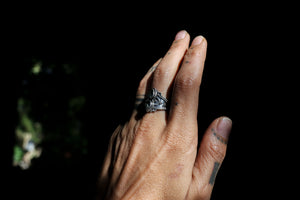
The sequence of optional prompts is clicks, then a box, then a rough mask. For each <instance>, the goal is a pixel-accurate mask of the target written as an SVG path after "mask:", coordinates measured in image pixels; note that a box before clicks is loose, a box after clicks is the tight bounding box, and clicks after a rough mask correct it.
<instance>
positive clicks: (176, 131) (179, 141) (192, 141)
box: [165, 127, 197, 153]
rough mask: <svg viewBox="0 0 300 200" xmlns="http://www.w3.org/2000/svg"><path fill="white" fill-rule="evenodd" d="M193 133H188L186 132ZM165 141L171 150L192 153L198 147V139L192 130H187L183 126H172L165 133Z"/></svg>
mask: <svg viewBox="0 0 300 200" xmlns="http://www.w3.org/2000/svg"><path fill="white" fill-rule="evenodd" d="M187 132H188V133H191V134H186V133H187ZM165 135H166V137H165V143H166V146H167V148H168V149H169V151H172V152H175V151H176V152H181V153H190V152H192V150H194V149H196V148H197V139H196V138H195V137H194V136H195V134H193V132H192V130H191V131H187V130H183V129H182V128H174V127H173V128H172V129H170V130H167V132H166V133H165Z"/></svg>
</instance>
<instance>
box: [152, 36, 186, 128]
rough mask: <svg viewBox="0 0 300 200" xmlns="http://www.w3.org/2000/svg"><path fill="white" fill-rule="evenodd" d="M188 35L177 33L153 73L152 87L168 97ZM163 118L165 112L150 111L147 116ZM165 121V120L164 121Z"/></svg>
mask: <svg viewBox="0 0 300 200" xmlns="http://www.w3.org/2000/svg"><path fill="white" fill-rule="evenodd" d="M189 40H190V36H189V34H188V33H187V32H186V31H180V32H178V33H177V35H176V37H175V40H174V41H173V43H172V45H171V47H170V49H169V51H168V52H167V53H166V54H165V56H164V57H163V59H162V60H161V62H160V64H159V65H158V66H157V68H156V70H155V72H154V74H153V82H152V88H156V89H157V90H158V91H159V92H160V93H161V95H162V96H163V97H165V98H167V99H168V97H169V93H170V87H171V85H172V82H173V80H174V78H175V75H176V73H177V71H178V68H179V66H180V63H181V61H182V59H183V56H184V54H185V52H186V50H187V48H188V45H189ZM153 116H155V118H156V119H158V120H160V121H163V120H165V119H166V118H165V116H166V112H152V113H149V115H148V117H151V118H152V117H153ZM165 122H166V121H165Z"/></svg>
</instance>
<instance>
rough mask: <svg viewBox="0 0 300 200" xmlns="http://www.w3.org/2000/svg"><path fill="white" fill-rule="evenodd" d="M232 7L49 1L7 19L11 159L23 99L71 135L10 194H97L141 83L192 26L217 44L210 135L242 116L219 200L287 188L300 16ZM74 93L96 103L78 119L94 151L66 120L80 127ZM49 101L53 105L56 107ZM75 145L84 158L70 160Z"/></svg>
mask: <svg viewBox="0 0 300 200" xmlns="http://www.w3.org/2000/svg"><path fill="white" fill-rule="evenodd" d="M147 6H149V5H148V4H146V5H145V7H144V6H143V8H146V7H147ZM226 6H227V7H222V5H220V6H219V7H211V8H213V9H206V5H204V4H203V5H202V6H199V7H194V6H193V5H192V4H191V5H189V6H188V8H185V7H181V5H172V6H170V7H161V6H154V8H152V7H151V9H150V8H149V9H146V10H145V9H141V8H139V9H133V8H131V9H124V8H122V5H119V6H118V8H116V7H114V6H110V7H107V6H104V5H102V6H97V7H93V5H91V6H89V7H81V6H80V5H76V8H75V7H69V6H62V7H61V8H60V7H59V6H54V7H52V6H49V5H48V6H45V7H44V6H42V7H39V8H38V9H32V10H29V9H28V10H27V12H25V13H24V12H22V14H20V15H13V14H10V15H6V19H7V20H5V21H6V22H5V23H6V25H7V26H8V30H9V31H8V32H7V39H6V42H7V43H8V44H9V45H8V48H7V51H6V52H8V53H9V54H10V56H9V57H7V60H8V63H9V67H8V68H9V69H10V73H11V76H9V77H10V78H9V79H10V80H9V81H10V83H12V84H11V85H12V88H13V89H11V90H10V92H11V91H13V92H12V95H10V96H11V97H13V98H12V100H10V101H9V103H8V105H9V106H7V107H8V109H9V110H11V113H10V115H9V116H8V119H9V120H8V121H10V122H12V125H11V126H9V127H10V128H9V130H8V135H9V137H8V139H9V140H8V141H10V142H8V149H9V151H8V152H9V153H8V154H7V155H8V156H7V157H5V158H6V161H7V162H6V163H9V165H10V163H11V159H12V148H13V145H14V142H15V139H14V131H15V126H16V125H17V123H18V120H19V117H18V113H17V99H18V98H19V97H20V96H24V95H25V96H26V97H27V98H28V99H30V100H31V101H32V104H33V106H32V109H33V111H32V112H31V116H32V118H33V119H35V120H38V121H39V120H41V121H43V120H44V124H45V127H46V130H45V134H46V133H47V130H48V132H49V133H48V134H51V133H50V132H51V131H49V130H52V133H53V132H55V131H53V130H59V131H58V132H57V133H55V134H58V135H60V137H57V139H53V140H50V141H48V142H45V143H44V144H43V145H44V147H43V148H44V152H43V154H42V156H41V157H40V158H38V159H36V160H34V161H33V165H32V168H30V169H29V170H26V171H22V170H20V169H19V168H16V167H10V166H9V171H10V172H12V173H10V174H9V178H8V180H7V181H5V185H6V186H8V188H9V189H8V191H9V192H8V194H9V199H16V198H22V199H92V198H93V196H94V195H95V187H96V180H97V175H98V173H99V170H100V167H101V164H102V160H103V157H104V155H105V151H106V148H107V144H108V140H109V138H110V135H111V133H112V132H113V131H114V129H115V128H116V126H117V125H118V124H120V123H123V122H124V121H125V120H126V119H127V117H128V115H129V114H130V112H131V110H132V108H133V105H134V97H135V91H136V88H137V85H138V83H139V81H140V79H141V78H142V77H143V75H144V74H145V73H146V72H147V70H148V69H149V67H150V66H151V65H152V64H153V63H154V62H155V61H156V60H157V59H159V58H160V57H162V56H163V55H164V54H165V52H166V51H167V49H168V48H169V46H170V44H171V43H172V41H173V39H174V37H175V34H176V33H177V32H178V31H179V30H182V29H185V30H187V31H188V32H189V33H190V35H191V38H193V37H195V36H197V35H200V34H201V35H203V36H204V37H205V38H206V39H207V41H208V52H207V60H206V64H205V71H204V77H203V82H202V85H201V93H200V101H199V116H198V118H199V133H200V134H201V133H203V131H204V130H205V129H206V127H207V126H208V125H209V123H210V122H211V121H212V120H213V119H214V118H217V117H219V116H222V115H226V116H229V117H230V118H231V119H232V120H233V130H232V134H231V137H230V141H229V144H228V153H227V157H226V159H225V161H224V163H223V165H222V167H221V169H220V171H219V174H218V176H217V179H216V184H215V188H214V191H213V196H212V199H245V198H246V199H247V198H249V199H252V198H256V197H257V196H260V197H261V198H264V197H266V198H267V197H269V196H270V195H271V194H274V193H276V194H278V195H279V194H280V193H281V192H279V190H276V188H280V189H281V181H279V180H281V177H284V176H285V175H286V174H285V173H284V172H283V171H284V170H283V168H281V166H282V165H283V166H286V165H287V163H288V159H287V155H286V154H285V153H283V151H282V149H284V147H283V144H284V143H285V137H282V133H283V132H284V133H285V132H288V131H287V130H285V126H284V124H285V121H286V120H287V119H286V117H287V116H288V115H286V114H283V112H284V111H286V110H289V109H288V106H289V105H288V104H286V102H285V99H286V98H289V99H293V97H292V95H293V94H291V93H290V92H289V90H287V88H288V86H289V85H290V84H293V83H290V82H289V81H291V80H292V81H293V79H292V78H287V77H286V76H289V77H290V75H291V68H290V65H289V64H288V63H289V62H290V57H289V56H287V54H289V53H287V51H288V49H289V48H288V47H287V46H286V45H287V44H288V42H284V38H286V40H285V41H287V40H288V39H289V38H288V37H287V36H291V34H290V33H291V32H293V30H294V28H295V27H294V25H293V23H291V24H290V23H288V22H290V19H292V18H293V16H291V17H289V16H285V17H286V18H282V16H281V15H280V14H279V15H278V13H279V12H277V10H273V11H272V12H267V11H269V9H268V7H261V6H253V7H250V6H249V5H248V7H247V6H245V5H243V6H241V7H240V8H239V9H234V8H232V6H233V5H226ZM234 6H236V5H234ZM228 8H229V9H228ZM33 11H34V14H33ZM278 11H280V9H279V10H278ZM15 13H18V10H17V11H15ZM266 13H268V14H266ZM291 57H292V55H291ZM36 61H41V62H42V63H43V66H45V68H47V67H48V68H51V69H53V71H52V72H53V73H51V75H49V74H47V73H46V71H42V72H41V75H39V77H36V76H32V75H31V74H30V70H31V68H32V66H33V64H34V63H35V62H36ZM66 65H67V66H68V69H70V70H71V72H70V73H69V74H68V73H67V71H66V67H64V66H66ZM282 66H284V68H283V67H282ZM43 69H44V68H43ZM24 80H25V84H24ZM24 91H29V92H25V93H26V94H24ZM74 96H84V97H85V100H86V101H85V105H84V106H83V108H82V109H80V112H78V113H77V114H76V119H77V120H79V121H80V123H81V127H80V136H81V138H82V139H83V140H85V141H87V144H86V145H83V146H80V145H82V144H81V143H80V142H78V141H77V142H78V143H76V142H74V144H72V142H71V143H70V142H69V143H66V141H68V140H67V139H66V138H67V137H68V135H65V136H64V130H65V129H68V127H66V128H65V129H64V128H63V127H64V126H66V124H67V123H69V122H70V119H69V118H67V117H66V116H67V115H66V113H67V112H68V107H67V103H66V102H68V100H69V99H70V97H74ZM280 98H284V100H282V101H281V100H279V99H280ZM44 102H48V105H49V107H48V108H47V109H46V110H45V108H44V107H43V105H44V104H43V103H44ZM41 116H43V117H44V118H42V119H41ZM45 116H46V118H45ZM49 119H50V120H49ZM68 120H69V121H68ZM53 127H55V128H53ZM287 134H288V133H287ZM200 138H201V135H200ZM76 144H78V145H79V146H78V145H77V146H76ZM81 147H84V148H85V150H86V152H85V153H82V151H81V150H80V149H81ZM54 148H56V150H54ZM54 152H56V153H54ZM66 152H67V153H71V155H72V156H71V157H69V156H65V155H66ZM68 155H69V154H68ZM287 176H289V175H287ZM274 191H276V192H274ZM258 194H259V195H258Z"/></svg>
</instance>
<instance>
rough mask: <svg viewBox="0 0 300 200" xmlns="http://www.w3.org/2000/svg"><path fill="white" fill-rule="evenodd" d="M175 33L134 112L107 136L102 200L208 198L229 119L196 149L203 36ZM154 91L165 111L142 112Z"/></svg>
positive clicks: (217, 125)
mask: <svg viewBox="0 0 300 200" xmlns="http://www.w3.org/2000/svg"><path fill="white" fill-rule="evenodd" d="M189 42H190V36H189V34H188V33H187V32H186V31H180V32H179V33H177V35H176V37H175V40H174V42H173V44H172V45H171V47H170V49H169V51H168V52H167V53H166V55H165V56H164V57H163V58H162V59H159V60H158V61H157V62H156V63H155V64H154V65H153V66H152V67H151V68H150V70H149V72H148V73H147V74H146V75H145V76H144V78H143V79H142V80H141V82H140V85H139V87H138V90H137V96H136V108H137V109H135V110H134V111H133V113H132V116H131V118H130V119H129V121H128V122H127V123H126V124H125V125H124V126H119V127H118V128H117V129H116V130H115V132H114V133H113V135H112V137H111V141H110V145H109V149H108V153H107V155H106V159H105V161H104V164H103V169H102V171H101V175H100V188H101V191H102V193H101V195H103V196H102V197H103V198H104V199H110V200H115V199H143V200H146V199H151V200H153V199H155V200H158V199H172V200H176V199H178V200H183V199H210V196H211V192H212V189H213V185H214V182H215V178H216V174H217V172H218V170H219V168H220V165H221V163H222V161H223V159H224V157H225V153H226V146H227V140H228V136H229V133H230V130H231V125H232V123H231V120H230V119H229V118H227V117H220V118H217V119H215V120H214V121H213V122H212V123H211V125H210V126H209V127H208V129H207V130H206V132H205V134H204V136H203V139H202V141H201V144H200V147H199V149H197V145H198V127H197V124H198V123H197V112H198V97H199V89H200V84H201V78H202V73H203V68H204V62H205V57H206V48H207V42H206V40H205V38H204V37H202V36H198V37H196V38H194V40H193V42H192V44H191V46H189ZM151 88H156V89H157V90H158V91H160V92H161V94H162V96H164V97H166V98H167V99H168V104H170V107H169V109H168V110H167V111H155V112H151V113H144V112H143V110H141V109H140V108H143V109H145V106H144V104H142V102H143V100H144V98H145V94H147V92H148V91H149V90H150V89H151Z"/></svg>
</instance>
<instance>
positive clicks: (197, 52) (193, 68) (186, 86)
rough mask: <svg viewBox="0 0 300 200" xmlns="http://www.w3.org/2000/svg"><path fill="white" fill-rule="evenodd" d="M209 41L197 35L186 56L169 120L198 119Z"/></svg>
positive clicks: (176, 86)
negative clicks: (199, 99)
mask: <svg viewBox="0 0 300 200" xmlns="http://www.w3.org/2000/svg"><path fill="white" fill-rule="evenodd" d="M206 49H207V42H206V40H205V38H204V37H202V36H198V37H196V38H195V39H194V40H193V42H192V44H191V47H190V48H189V49H188V51H187V53H186V54H185V56H184V59H183V62H182V66H181V68H180V70H179V72H178V74H177V76H176V79H175V82H174V88H173V94H172V95H173V96H172V103H171V107H170V114H169V122H171V123H172V122H174V123H175V124H177V123H178V124H182V122H183V121H186V120H189V121H191V120H192V121H194V120H197V113H198V98H199V90H200V84H201V80H202V73H203V69H204V62H205V58H206Z"/></svg>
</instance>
